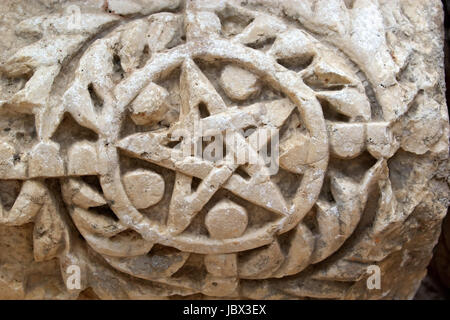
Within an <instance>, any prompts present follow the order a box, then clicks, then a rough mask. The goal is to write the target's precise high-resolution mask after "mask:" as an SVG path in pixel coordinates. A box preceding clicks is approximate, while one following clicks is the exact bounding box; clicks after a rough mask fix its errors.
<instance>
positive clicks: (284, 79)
mask: <svg viewBox="0 0 450 320" xmlns="http://www.w3.org/2000/svg"><path fill="white" fill-rule="evenodd" d="M113 3H115V2H111V5H112V4H113ZM168 3H169V5H168V7H166V8H157V9H155V11H160V10H164V9H168V10H169V11H171V12H158V13H153V12H144V13H143V14H141V15H138V16H137V17H136V16H132V17H127V16H126V14H127V13H125V17H122V16H118V15H114V14H107V13H105V14H100V13H89V12H81V13H80V14H81V22H82V23H81V24H80V25H76V26H71V27H68V21H69V20H70V19H71V17H70V16H69V15H67V14H52V15H48V16H45V17H35V18H31V19H29V20H26V21H23V22H22V23H21V24H20V25H19V26H18V29H19V30H20V31H21V32H22V33H24V34H30V33H32V34H39V35H40V38H39V40H37V41H36V42H34V43H32V44H31V45H28V46H26V47H24V48H22V49H20V50H19V51H18V52H17V53H16V54H15V55H14V56H13V57H11V58H10V60H9V61H8V62H7V63H6V64H4V65H3V67H2V68H3V72H4V73H5V74H6V75H8V76H9V77H11V78H23V79H26V81H25V83H24V85H23V87H22V88H21V90H19V91H17V92H16V93H15V94H13V95H12V96H10V97H8V98H7V99H5V100H3V101H1V105H2V106H1V108H2V109H3V111H5V112H6V113H7V114H8V116H9V117H11V119H13V118H14V119H19V120H18V121H20V119H24V118H25V117H30V115H31V116H32V117H34V126H35V136H34V137H31V138H30V139H28V140H25V141H24V142H23V143H18V142H17V141H14V140H12V139H9V138H8V137H7V136H5V137H2V140H1V141H0V143H1V144H0V157H1V159H0V176H1V179H2V180H4V181H5V183H9V184H11V185H12V186H14V188H16V189H17V190H18V192H17V193H18V194H16V195H15V200H14V201H13V202H12V203H11V205H10V206H9V208H7V206H4V207H2V208H0V210H1V211H0V223H1V224H6V225H10V226H18V225H23V224H26V223H29V222H34V234H33V241H34V242H33V243H34V257H35V260H36V261H45V260H50V259H54V258H58V259H59V261H60V264H61V272H62V275H63V278H67V276H68V275H67V273H66V268H67V266H69V265H79V266H80V267H81V269H82V273H81V274H82V276H83V280H82V286H83V288H82V289H85V288H88V287H93V288H94V291H95V292H96V294H98V295H99V296H101V297H123V294H125V295H127V296H128V297H137V296H147V297H149V296H172V295H182V296H186V295H191V294H197V293H201V294H204V295H208V296H226V297H235V296H241V297H251V298H253V297H255V298H261V297H265V298H267V297H287V296H291V297H292V296H309V297H320V296H321V295H323V292H324V291H321V290H319V289H318V288H322V287H323V286H330V289H329V290H328V291H327V294H328V295H331V296H332V295H333V292H341V291H340V290H342V288H343V287H345V289H347V287H346V286H347V285H348V284H349V283H354V282H355V281H358V280H359V279H361V278H362V277H364V272H365V271H364V270H365V269H364V268H365V266H366V265H367V264H371V263H372V264H373V263H374V262H375V263H376V262H377V261H381V260H382V259H383V256H380V255H377V254H376V253H374V252H373V251H374V250H375V249H374V246H375V244H376V241H377V240H376V239H377V237H378V236H379V235H380V234H382V233H386V232H389V228H392V227H393V226H398V225H399V224H401V223H402V221H404V220H405V219H406V218H407V217H408V215H409V214H410V213H411V211H412V210H413V207H409V206H407V205H403V204H399V203H398V201H397V197H396V194H395V192H394V190H393V187H392V185H391V181H390V177H389V168H388V159H390V158H391V157H393V156H394V154H395V153H396V152H397V151H398V149H399V148H400V147H402V148H403V149H404V150H408V146H409V145H411V144H413V142H411V141H409V140H407V138H403V137H401V136H400V135H399V132H400V131H401V130H400V129H399V128H400V127H401V126H402V125H403V122H402V121H406V120H403V119H405V118H404V117H405V114H407V112H408V108H409V106H410V105H411V104H412V102H413V101H415V100H417V99H419V100H420V99H425V98H424V97H421V96H420V94H419V92H420V90H421V88H418V87H415V86H414V84H413V83H408V82H407V81H398V79H397V80H396V78H395V73H392V75H391V74H387V75H384V74H382V72H373V70H371V68H374V66H372V65H370V66H369V65H366V66H365V69H364V70H361V68H360V67H358V65H359V64H358V62H359V61H357V59H356V58H354V57H351V58H349V57H348V56H347V55H346V54H344V53H343V52H345V50H343V51H340V50H337V49H336V47H335V46H334V45H333V44H332V43H330V42H328V41H321V40H320V39H322V37H320V36H318V35H314V32H310V31H306V30H305V29H303V28H301V27H299V26H298V25H297V24H293V23H291V22H289V21H287V20H286V19H282V18H280V17H277V16H276V15H270V14H268V13H265V12H262V11H260V10H257V9H253V8H250V7H247V6H245V5H238V4H235V3H234V2H232V1H230V2H224V1H217V2H216V1H214V2H208V1H189V2H187V4H186V8H185V10H175V8H176V7H177V6H176V5H173V4H172V3H171V2H170V1H169V2H168ZM119 7H120V6H119ZM346 10H349V9H346ZM352 10H353V9H352ZM141 13H142V12H141ZM316 33H318V34H320V32H319V31H317V32H316ZM355 60H356V61H355ZM352 61H353V62H352ZM398 69H400V68H398ZM386 73H388V72H386ZM383 77H384V78H383ZM389 81H391V82H392V83H390V84H389V86H374V84H375V83H378V82H379V83H381V84H383V83H386V82H389ZM386 92H388V93H386ZM386 95H391V97H392V96H398V97H402V99H399V100H398V101H395V103H392V102H388V101H389V99H387V97H386ZM195 123H201V125H202V130H203V129H204V131H202V132H201V133H200V138H201V140H202V141H203V142H202V143H204V144H205V147H206V148H207V145H208V141H211V139H209V140H208V139H204V138H205V137H206V136H207V135H208V136H212V135H214V134H219V133H221V132H224V131H227V133H229V134H231V135H232V136H233V138H234V142H235V143H233V144H231V143H230V144H227V140H225V141H224V150H225V151H224V154H223V156H224V158H223V160H222V161H210V160H208V159H204V158H201V157H198V156H197V155H196V154H192V155H186V154H185V153H183V152H182V150H181V149H182V148H183V147H186V146H188V148H190V147H191V146H192V145H194V144H196V143H197V142H198V141H197V140H195V139H194V138H192V139H183V140H179V139H178V140H177V139H174V136H175V135H174V133H175V131H176V130H178V129H180V128H181V129H183V130H186V131H187V132H190V133H192V136H191V137H194V136H195V137H196V138H199V137H198V136H196V135H195V133H194V132H193V131H194V124H195ZM248 128H251V129H252V131H251V132H252V134H250V135H249V136H246V135H242V130H245V129H248ZM273 129H276V132H278V133H279V150H278V152H279V161H278V164H279V170H278V172H277V173H276V174H270V172H269V169H268V167H267V165H266V163H265V162H264V160H263V159H261V158H259V157H258V151H259V150H258V148H259V145H258V144H256V143H255V140H256V139H253V138H252V136H253V137H255V136H256V135H257V134H260V133H262V132H272V131H271V130H273ZM206 132H207V133H208V134H206ZM417 134H418V135H420V133H417ZM441 136H442V130H441V132H439V133H436V135H435V136H434V137H432V139H431V141H430V140H427V144H426V145H423V146H422V145H420V147H422V148H423V149H424V152H425V151H428V150H430V148H432V147H434V148H435V149H436V152H437V151H438V150H437V149H438V148H440V146H439V141H440V138H441ZM271 137H272V136H271V135H270V134H268V135H266V138H267V140H266V141H264V143H263V145H264V146H266V145H267V144H269V143H270V141H271ZM416 140H417V139H416ZM210 143H211V142H210ZM441 147H442V146H441ZM414 148H415V150H417V148H418V147H417V144H414ZM240 149H245V150H249V151H248V152H249V153H254V155H256V159H257V161H255V162H253V163H239V164H237V163H236V162H235V161H233V160H234V159H235V156H236V154H237V152H238V151H239V150H240ZM411 179H413V177H411ZM14 188H12V189H14ZM19 190H20V191H19ZM413 191H414V192H417V191H418V190H413ZM373 194H378V198H376V199H375V203H376V210H375V211H374V212H375V213H374V214H373V217H368V218H367V217H365V212H367V211H369V209H370V208H369V209H368V208H367V207H368V206H367V205H366V204H367V203H368V198H369V197H370V196H371V195H373ZM369 218H370V219H371V223H367V219H369ZM357 228H358V234H357V236H358V238H357V239H356V240H355V237H356V236H355V230H356V229H357ZM350 247H351V248H352V249H351V250H350V249H349V248H350ZM383 254H385V255H387V253H383ZM341 265H344V266H346V268H347V270H351V272H349V274H336V268H337V266H341ZM100 274H101V275H100ZM286 276H291V281H293V280H292V277H294V279H298V281H303V284H304V285H303V287H301V289H299V287H296V288H293V287H290V286H287V285H285V282H283V281H284V277H286ZM98 277H100V280H101V281H104V282H108V281H112V282H113V284H111V288H107V286H105V285H102V284H94V282H95V280H93V279H94V278H98ZM339 277H341V279H339ZM111 279H114V280H111ZM263 279H264V281H262V280H263ZM336 280H338V282H339V281H341V282H340V283H338V284H336V283H335V282H336ZM101 281H99V282H101ZM256 283H259V284H260V287H258V289H255V288H257V287H256ZM333 290H334V291H333ZM123 292H126V293H123ZM319 292H322V293H319ZM73 294H75V293H73Z"/></svg>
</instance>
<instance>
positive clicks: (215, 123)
mask: <svg viewBox="0 0 450 320" xmlns="http://www.w3.org/2000/svg"><path fill="white" fill-rule="evenodd" d="M180 88H181V101H182V102H181V110H180V118H179V121H178V122H177V123H175V124H173V125H172V126H171V128H169V129H168V130H165V131H152V132H145V133H137V134H134V135H131V136H128V137H126V138H124V139H122V140H121V141H119V143H118V145H117V146H118V147H119V148H120V149H122V150H124V151H126V152H127V153H129V154H131V155H133V156H135V157H137V158H140V159H143V160H146V161H149V162H152V163H154V164H157V165H159V166H162V167H165V168H168V169H171V170H174V171H176V179H175V185H174V190H173V194H172V199H171V203H170V208H169V217H168V227H169V229H170V230H171V232H172V233H174V234H178V233H181V232H182V231H184V230H185V229H186V228H187V227H188V226H189V224H190V223H191V221H192V219H193V218H194V217H195V215H196V214H197V213H198V212H199V211H200V210H201V209H202V208H203V206H204V205H205V204H206V203H207V202H208V201H209V200H210V199H211V197H212V196H213V195H214V194H215V193H216V192H217V191H218V190H219V189H220V188H225V189H227V190H229V191H231V192H233V193H234V194H236V195H238V196H240V197H241V198H243V199H246V200H248V201H250V202H252V203H254V204H257V205H259V206H262V207H264V208H266V209H268V210H270V211H272V212H275V213H278V214H280V215H283V216H287V215H288V214H289V210H288V207H287V204H286V201H285V199H284V197H283V195H282V194H281V192H280V190H279V188H278V187H277V186H276V184H275V183H274V182H272V181H271V179H270V174H269V171H268V168H267V167H266V165H265V163H264V160H263V159H262V158H261V157H260V156H259V155H258V154H257V153H258V151H259V150H258V145H259V146H261V143H255V139H252V135H256V134H258V133H260V132H261V130H268V129H271V128H272V129H273V128H280V127H281V126H282V125H283V123H284V122H285V121H286V119H287V118H288V117H289V115H290V114H291V112H292V111H293V109H294V108H295V105H294V104H292V103H291V102H290V101H289V100H288V99H280V100H275V101H271V102H266V103H264V102H263V103H256V104H253V105H250V106H247V107H243V108H239V107H227V106H226V104H225V102H224V101H223V99H222V97H221V96H220V95H219V94H218V93H217V91H216V90H215V88H214V86H213V85H212V84H211V83H210V81H209V80H208V78H207V77H206V76H205V75H204V74H203V73H202V72H201V70H200V69H199V68H198V66H197V65H196V64H195V63H194V62H193V61H192V60H191V59H186V60H185V61H184V63H183V65H182V72H181V79H180ZM201 103H203V104H205V105H206V107H207V109H208V111H209V114H210V115H209V116H208V117H206V118H203V119H202V118H201V115H200V110H199V105H200V104H201ZM274 108H276V112H274ZM196 121H197V123H201V126H200V127H201V132H200V134H198V133H196V132H194V130H195V128H194V127H195V125H194V123H195V122H196ZM249 126H253V127H256V128H257V129H256V131H255V132H254V133H253V134H252V135H250V137H248V138H245V137H244V136H243V135H242V134H241V133H239V130H240V129H244V128H247V127H249ZM177 129H182V130H185V131H188V132H189V133H190V135H189V136H190V137H191V138H190V139H183V140H182V141H181V143H180V145H179V146H180V147H181V148H175V149H174V148H170V147H169V146H167V144H168V143H169V142H170V138H169V137H170V136H171V134H172V133H173V132H175V131H176V130H177ZM224 131H227V134H230V132H231V136H232V137H233V139H232V140H234V142H235V143H229V141H228V140H227V139H225V144H226V147H227V150H228V151H227V154H226V155H225V158H224V159H223V160H222V161H218V162H212V161H208V160H205V159H202V158H200V157H197V156H195V155H191V156H186V154H185V153H183V148H184V147H188V148H190V147H191V146H192V145H193V144H194V143H196V140H195V139H196V138H198V136H199V135H200V136H207V135H208V136H211V135H214V134H217V133H221V132H224ZM269 132H273V130H271V131H269ZM266 136H267V140H268V141H270V138H271V137H270V134H267V135H266ZM268 141H266V143H267V142H268ZM241 148H243V149H244V150H248V153H249V154H248V155H247V159H248V158H250V157H252V159H258V160H257V161H256V163H246V165H245V166H242V169H243V170H245V171H246V172H247V174H248V175H249V176H250V178H249V179H244V178H243V177H241V176H240V175H239V174H236V173H235V171H236V170H237V169H238V167H239V166H241V164H239V163H237V161H235V155H236V153H237V152H238V149H241ZM252 153H254V154H252ZM193 177H197V178H199V179H201V180H202V182H201V183H200V185H199V186H198V188H197V189H196V190H195V192H192V190H191V185H192V179H193Z"/></svg>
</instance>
